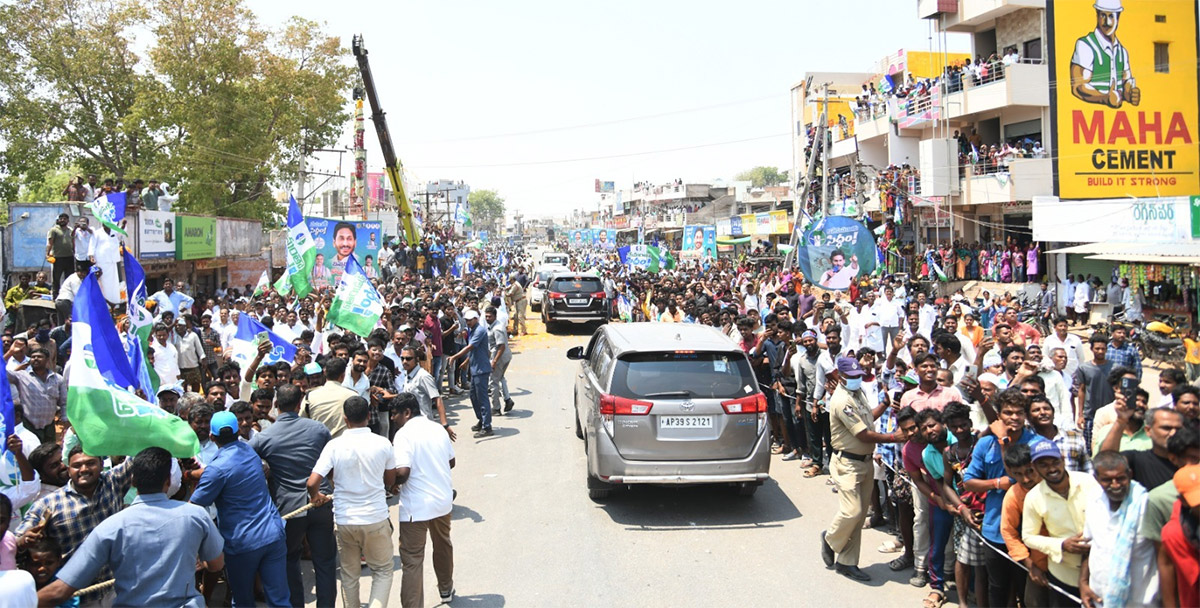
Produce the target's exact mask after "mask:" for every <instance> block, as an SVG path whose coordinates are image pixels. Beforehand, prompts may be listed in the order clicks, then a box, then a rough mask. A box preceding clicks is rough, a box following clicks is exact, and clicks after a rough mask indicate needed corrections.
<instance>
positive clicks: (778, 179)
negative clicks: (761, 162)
mask: <svg viewBox="0 0 1200 608" xmlns="http://www.w3.org/2000/svg"><path fill="white" fill-rule="evenodd" d="M734 179H735V180H737V181H748V182H750V185H751V186H753V187H755V188H765V187H767V186H778V185H780V184H786V183H787V181H788V174H787V171H780V170H779V169H778V168H776V167H755V168H753V169H750V170H748V171H742V172H741V173H738V174H737V177H735V178H734Z"/></svg>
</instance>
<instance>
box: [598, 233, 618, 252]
mask: <svg viewBox="0 0 1200 608" xmlns="http://www.w3.org/2000/svg"><path fill="white" fill-rule="evenodd" d="M616 244H617V230H616V229H615V228H593V229H592V247H595V248H596V249H612V248H613V247H615V246H616Z"/></svg>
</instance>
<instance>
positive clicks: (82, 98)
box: [0, 0, 354, 223]
mask: <svg viewBox="0 0 1200 608" xmlns="http://www.w3.org/2000/svg"><path fill="white" fill-rule="evenodd" d="M135 30H140V31H141V32H142V33H141V34H139V35H141V36H145V33H144V32H145V31H150V32H153V36H151V37H150V39H151V40H152V42H151V45H150V46H149V47H148V48H147V50H146V54H145V57H143V56H141V55H139V54H138V53H136V52H134V51H133V50H132V49H133V46H134V45H133V44H132V38H133V36H134V32H135ZM0 38H3V42H0V61H3V62H4V63H5V64H6V65H7V66H9V69H8V70H6V71H4V72H3V73H0V141H3V142H5V143H6V144H7V146H8V147H7V149H5V150H4V151H3V152H2V153H0V170H3V171H4V172H5V173H6V174H7V175H8V176H9V180H8V181H9V183H8V184H7V187H8V188H10V189H11V186H12V184H11V182H12V181H13V179H14V176H15V179H16V180H18V181H20V182H22V183H26V184H30V185H32V184H34V183H38V182H40V181H41V180H42V179H43V176H44V175H45V174H46V172H47V171H49V170H52V169H55V168H59V167H63V166H67V165H70V164H72V163H73V164H77V165H78V166H79V167H80V168H81V169H83V170H84V171H85V172H87V173H96V174H98V175H102V176H104V177H115V178H126V179H133V178H138V177H141V178H143V179H149V178H151V177H153V178H156V179H159V180H162V181H166V182H169V183H170V184H171V186H172V191H173V192H174V193H176V194H178V195H180V200H179V202H178V204H177V207H178V209H180V210H183V211H190V212H195V213H204V214H215V215H226V216H234V217H246V218H253V219H260V220H264V221H266V222H268V223H274V222H275V221H276V220H277V218H278V217H279V216H280V211H281V206H280V205H279V203H278V202H277V201H276V200H275V198H274V197H273V196H272V194H271V192H272V190H273V186H274V185H277V184H280V183H290V182H291V181H292V180H294V179H295V171H296V166H297V161H298V160H299V158H300V157H301V155H303V154H306V153H307V152H308V151H310V150H311V149H313V148H320V147H325V146H328V145H330V144H332V143H334V142H335V141H336V139H337V137H338V135H339V134H340V133H341V131H342V127H343V125H344V124H345V122H346V120H348V118H349V114H348V112H347V107H348V104H347V102H346V99H347V97H348V95H347V94H348V92H349V89H350V87H351V86H352V85H353V83H354V80H353V79H354V70H353V68H352V67H351V66H350V65H349V62H348V52H347V50H346V49H345V48H343V47H342V45H341V42H340V40H339V39H338V38H336V37H332V36H329V35H327V34H325V33H324V31H323V30H322V28H321V26H319V25H317V24H316V23H313V22H311V21H305V20H302V19H297V18H293V19H292V20H291V21H289V22H288V23H287V24H286V25H285V26H284V27H283V28H281V29H279V30H269V29H266V28H263V27H262V26H261V25H260V24H259V23H258V22H257V21H256V20H255V18H254V15H253V14H252V13H251V12H250V11H249V10H248V9H246V8H245V7H244V5H243V3H242V0H160V1H156V2H152V1H151V0H125V1H120V0H118V1H113V0H20V1H18V2H17V3H16V4H10V5H5V6H0ZM65 185H66V184H65V183H64V184H63V186H65ZM4 190H5V185H4V184H0V192H2V191H4Z"/></svg>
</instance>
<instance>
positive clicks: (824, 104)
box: [821, 82, 833, 218]
mask: <svg viewBox="0 0 1200 608" xmlns="http://www.w3.org/2000/svg"><path fill="white" fill-rule="evenodd" d="M821 129H822V132H821V217H822V218H826V217H829V144H830V141H831V140H832V139H833V137H832V136H831V135H830V134H829V83H828V82H827V83H825V84H824V85H823V86H822V99H821Z"/></svg>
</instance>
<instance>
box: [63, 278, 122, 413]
mask: <svg viewBox="0 0 1200 608" xmlns="http://www.w3.org/2000/svg"><path fill="white" fill-rule="evenodd" d="M93 268H95V267H93ZM71 320H72V322H73V323H82V324H86V325H87V326H88V327H89V328H90V331H91V333H90V336H91V344H90V345H89V344H87V343H84V344H78V343H76V344H74V348H73V349H72V350H73V351H74V350H76V349H79V348H87V349H89V350H90V351H91V353H92V355H93V356H94V357H95V361H96V371H98V372H100V375H101V376H102V377H103V378H104V379H105V380H106V381H107V382H109V383H111V384H115V385H117V386H119V387H121V388H123V389H125V390H129V391H132V389H133V388H134V387H136V386H137V385H138V382H137V374H135V373H134V372H133V366H132V365H130V364H129V356H128V355H127V354H126V353H125V341H124V340H122V339H121V336H120V335H119V334H118V333H117V327H116V325H114V324H113V318H112V314H110V313H109V312H108V303H107V302H106V301H105V300H104V297H103V296H102V295H101V294H100V283H99V281H97V280H96V274H95V270H93V271H92V272H91V273H89V274H88V276H86V277H84V279H83V283H81V284H80V286H79V290H78V292H76V295H75V305H74V307H73V310H72V312H71Z"/></svg>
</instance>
